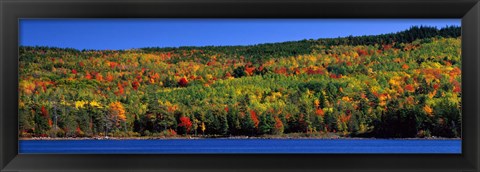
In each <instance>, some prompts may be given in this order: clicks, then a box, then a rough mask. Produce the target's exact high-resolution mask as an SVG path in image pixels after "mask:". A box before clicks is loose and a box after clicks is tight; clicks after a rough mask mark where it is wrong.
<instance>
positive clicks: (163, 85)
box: [19, 27, 461, 138]
mask: <svg viewBox="0 0 480 172" xmlns="http://www.w3.org/2000/svg"><path fill="white" fill-rule="evenodd" d="M415 28H417V29H420V30H423V31H428V30H429V29H427V28H426V27H414V28H412V29H410V30H408V31H410V32H399V33H396V34H398V35H402V33H403V35H404V37H405V38H406V37H407V36H405V35H408V34H406V33H417V34H418V35H415V36H418V37H422V38H424V37H423V36H420V35H424V36H425V37H426V36H431V37H429V38H425V39H417V40H413V41H410V42H408V41H407V42H402V40H399V39H398V40H397V38H391V37H388V36H387V37H385V38H383V39H395V41H393V42H396V43H393V42H392V44H381V43H386V42H382V41H381V40H377V41H379V42H378V43H375V44H369V43H365V45H363V44H361V45H343V44H340V42H339V44H338V45H335V46H333V45H332V46H325V45H313V44H312V46H304V47H303V48H302V49H304V50H301V51H305V54H303V53H298V54H296V55H293V54H288V53H287V54H276V55H271V56H269V55H266V56H268V58H264V59H262V60H256V61H255V60H254V61H252V60H251V59H249V57H246V56H245V55H242V54H241V52H243V51H244V50H240V49H241V48H239V50H237V49H236V48H233V47H195V48H191V49H190V48H178V49H143V50H124V51H93V50H89V51H78V50H74V49H56V48H49V47H21V48H20V61H19V135H20V137H31V136H50V137H93V136H105V135H109V136H116V137H123V136H132V137H137V136H150V137H173V136H177V135H194V136H195V135H196V136H201V135H203V136H238V135H248V136H262V135H282V134H289V133H301V134H305V135H321V134H325V133H336V134H337V135H341V136H347V137H348V136H356V137H387V138H392V137H393V138H403V137H430V136H438V137H460V136H461V135H460V133H461V69H460V68H461V46H460V38H458V37H454V38H449V37H453V36H455V35H454V33H453V32H454V31H455V28H454V27H450V29H448V28H443V29H440V30H436V31H435V33H436V35H435V34H433V33H434V31H433V30H431V33H430V32H423V31H422V32H420V31H419V30H417V29H415ZM415 30H416V31H415ZM442 30H443V31H442ZM445 33H448V34H451V35H449V36H448V34H447V36H446V35H443V34H445ZM432 34H433V35H432ZM387 35H388V34H387ZM393 35H395V34H393ZM381 37H382V36H378V38H381ZM366 38H367V37H365V39H364V40H367V39H366ZM342 39H349V38H342ZM339 40H340V39H339ZM349 40H362V39H360V38H358V39H357V38H356V37H354V38H351V39H349ZM353 42H354V41H351V42H349V44H353ZM399 42H402V43H399ZM290 43H291V42H290ZM286 44H289V43H279V44H269V45H271V46H272V47H277V48H278V47H283V46H284V45H286ZM259 46H261V45H259ZM250 47H255V46H250ZM289 47H291V46H289ZM215 48H218V49H215ZM229 48H230V49H229ZM237 48H238V47H237ZM243 48H246V47H243ZM297 48H298V47H297ZM258 49H261V48H258ZM280 49H283V48H280ZM293 49H294V48H293ZM305 49H308V50H305ZM291 50H292V49H288V50H285V51H284V52H290V51H291ZM229 51H232V52H229ZM280 51H282V50H280ZM233 52H236V53H233ZM266 52H267V51H265V53H266ZM275 52H277V51H272V52H269V53H273V54H275ZM298 52H300V50H299V51H298ZM269 53H266V54H269ZM252 54H255V53H252ZM250 58H251V57H250Z"/></svg>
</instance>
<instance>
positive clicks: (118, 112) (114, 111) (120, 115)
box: [108, 102, 127, 122]
mask: <svg viewBox="0 0 480 172" xmlns="http://www.w3.org/2000/svg"><path fill="white" fill-rule="evenodd" d="M108 112H109V114H110V117H112V119H116V120H117V121H116V122H118V121H122V122H125V121H126V120H127V116H125V108H124V107H123V105H122V103H120V102H112V103H110V105H109V109H108Z"/></svg>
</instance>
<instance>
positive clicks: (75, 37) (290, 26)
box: [19, 19, 461, 50]
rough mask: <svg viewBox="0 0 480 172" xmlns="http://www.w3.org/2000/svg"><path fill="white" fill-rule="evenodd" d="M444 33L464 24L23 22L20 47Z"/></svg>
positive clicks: (381, 21) (192, 43)
mask: <svg viewBox="0 0 480 172" xmlns="http://www.w3.org/2000/svg"><path fill="white" fill-rule="evenodd" d="M420 25H423V26H435V27H438V28H442V27H445V26H450V25H457V26H460V25H461V20H460V19H22V20H20V25H19V26H20V33H19V34H20V35H19V39H20V45H28V46H36V45H38V46H54V47H62V48H75V49H80V50H81V49H97V50H105V49H110V50H118V49H131V48H142V47H179V46H207V45H252V44H259V43H270V42H283V41H294V40H302V39H318V38H332V37H343V36H349V35H353V36H359V35H376V34H382V33H391V32H397V31H401V30H405V29H408V28H410V27H411V26H420Z"/></svg>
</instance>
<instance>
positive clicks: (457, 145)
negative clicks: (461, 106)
mask: <svg viewBox="0 0 480 172" xmlns="http://www.w3.org/2000/svg"><path fill="white" fill-rule="evenodd" d="M19 153H21V154H36V153H41V154H50V153H53V154H62V153H68V154H72V153H73V154H172V153H174V154H189V153H215V154H218V153H268V154H270V153H328V154H330V153H335V154H350V153H369V154H372V153H375V154H376V153H402V154H405V153H406V154H411V153H415V154H416V153H428V154H431V153H433V154H459V153H461V140H416V139H415V140H385V139H170V140H169V139H166V140H21V141H19Z"/></svg>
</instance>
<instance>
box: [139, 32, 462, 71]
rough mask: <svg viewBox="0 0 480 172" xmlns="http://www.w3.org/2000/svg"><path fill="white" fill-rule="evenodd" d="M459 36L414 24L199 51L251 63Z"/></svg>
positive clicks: (169, 49)
mask: <svg viewBox="0 0 480 172" xmlns="http://www.w3.org/2000/svg"><path fill="white" fill-rule="evenodd" d="M460 36H461V27H459V26H447V27H444V28H440V29H438V28H436V27H431V26H413V27H411V28H410V29H408V30H405V31H400V32H397V33H389V34H381V35H368V36H348V37H339V38H321V39H317V40H313V39H310V40H301V41H289V42H282V43H266V44H258V45H252V46H205V47H202V48H201V49H202V50H205V51H209V52H212V53H214V54H219V55H220V56H222V55H223V56H225V57H226V58H232V57H240V56H243V57H245V58H247V59H248V60H249V61H251V62H259V61H262V60H264V59H270V58H275V57H289V56H297V55H304V54H310V53H312V52H313V51H314V50H315V49H316V47H318V46H325V47H330V46H338V45H346V46H347V45H350V46H356V45H392V44H394V45H395V46H396V48H400V46H401V44H402V43H411V42H413V41H415V40H417V39H426V40H425V41H429V40H430V38H434V37H444V38H457V37H460ZM195 49H198V47H179V48H160V47H149V48H142V49H141V50H143V52H145V53H151V52H173V53H181V52H183V51H190V50H195Z"/></svg>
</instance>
